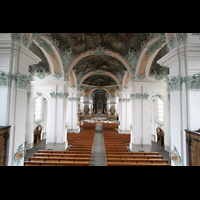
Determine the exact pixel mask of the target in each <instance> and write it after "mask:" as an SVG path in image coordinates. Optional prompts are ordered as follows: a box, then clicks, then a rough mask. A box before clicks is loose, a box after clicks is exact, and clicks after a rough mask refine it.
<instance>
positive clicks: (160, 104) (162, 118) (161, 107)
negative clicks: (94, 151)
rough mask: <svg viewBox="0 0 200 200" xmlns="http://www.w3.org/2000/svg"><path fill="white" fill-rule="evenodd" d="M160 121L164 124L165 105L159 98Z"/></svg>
mask: <svg viewBox="0 0 200 200" xmlns="http://www.w3.org/2000/svg"><path fill="white" fill-rule="evenodd" d="M157 102H158V121H160V122H164V103H163V101H162V100H161V99H160V98H158V101H157Z"/></svg>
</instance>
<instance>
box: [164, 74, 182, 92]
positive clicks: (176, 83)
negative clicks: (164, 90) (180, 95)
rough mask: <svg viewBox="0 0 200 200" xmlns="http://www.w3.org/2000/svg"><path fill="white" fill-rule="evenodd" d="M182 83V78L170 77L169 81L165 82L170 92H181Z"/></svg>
mask: <svg viewBox="0 0 200 200" xmlns="http://www.w3.org/2000/svg"><path fill="white" fill-rule="evenodd" d="M182 83H183V78H182V77H180V76H178V77H171V78H170V79H169V81H167V85H168V86H169V89H170V92H174V91H179V90H182Z"/></svg>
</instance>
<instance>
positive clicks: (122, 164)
mask: <svg viewBox="0 0 200 200" xmlns="http://www.w3.org/2000/svg"><path fill="white" fill-rule="evenodd" d="M107 166H171V165H170V164H133V163H112V162H111V163H107Z"/></svg>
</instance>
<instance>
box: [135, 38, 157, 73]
mask: <svg viewBox="0 0 200 200" xmlns="http://www.w3.org/2000/svg"><path fill="white" fill-rule="evenodd" d="M159 40H160V38H159V37H155V38H153V39H152V40H150V41H149V42H148V44H147V45H146V47H145V48H144V49H143V50H142V52H141V54H140V56H139V58H138V62H137V65H136V70H135V76H136V75H137V74H138V73H139V72H140V69H141V67H142V66H143V65H142V64H144V67H145V69H144V70H145V73H146V64H145V62H144V61H146V63H147V62H148V61H149V59H150V57H151V55H149V56H148V57H147V56H146V52H147V48H148V46H150V45H152V44H153V43H155V42H157V41H159ZM145 73H143V74H145Z"/></svg>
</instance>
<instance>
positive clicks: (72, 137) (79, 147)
mask: <svg viewBox="0 0 200 200" xmlns="http://www.w3.org/2000/svg"><path fill="white" fill-rule="evenodd" d="M95 128H96V126H94V125H93V127H92V128H91V127H90V128H88V129H87V128H84V130H83V131H82V132H81V133H67V140H68V145H69V146H68V149H67V151H52V150H39V151H38V153H34V157H29V161H25V162H24V165H25V166H89V165H90V159H91V153H92V147H93V140H94V134H95Z"/></svg>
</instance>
